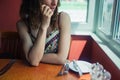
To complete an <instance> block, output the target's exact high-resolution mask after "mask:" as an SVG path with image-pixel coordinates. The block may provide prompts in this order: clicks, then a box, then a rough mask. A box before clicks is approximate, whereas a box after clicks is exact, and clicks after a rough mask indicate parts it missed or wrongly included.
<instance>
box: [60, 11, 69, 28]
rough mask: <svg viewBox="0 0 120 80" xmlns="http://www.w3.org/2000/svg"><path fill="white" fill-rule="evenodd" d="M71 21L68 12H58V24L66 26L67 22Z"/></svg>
mask: <svg viewBox="0 0 120 80" xmlns="http://www.w3.org/2000/svg"><path fill="white" fill-rule="evenodd" d="M70 23H71V20H70V16H69V14H68V13H66V12H60V13H59V26H61V27H62V26H64V28H65V27H68V26H70V25H69V24H70Z"/></svg>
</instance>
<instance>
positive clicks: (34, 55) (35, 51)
mask: <svg viewBox="0 0 120 80" xmlns="http://www.w3.org/2000/svg"><path fill="white" fill-rule="evenodd" d="M46 33H47V29H40V30H39V32H38V35H37V39H36V41H35V43H34V44H33V47H32V48H31V50H30V52H29V55H28V58H29V60H30V64H31V65H33V66H38V64H39V62H40V61H41V59H42V57H43V53H44V48H45V40H46Z"/></svg>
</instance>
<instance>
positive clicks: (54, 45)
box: [29, 29, 60, 54]
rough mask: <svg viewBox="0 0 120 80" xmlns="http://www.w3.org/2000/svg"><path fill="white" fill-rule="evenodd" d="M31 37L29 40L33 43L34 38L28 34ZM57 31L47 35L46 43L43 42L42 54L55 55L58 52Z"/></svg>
mask: <svg viewBox="0 0 120 80" xmlns="http://www.w3.org/2000/svg"><path fill="white" fill-rule="evenodd" d="M29 34H30V36H31V40H32V42H33V43H34V41H35V39H36V38H35V37H34V36H33V35H32V34H31V33H29ZM59 37H60V33H59V29H54V30H53V31H52V32H51V33H49V34H47V38H46V42H45V50H44V53H45V54H46V53H57V52H58V43H59Z"/></svg>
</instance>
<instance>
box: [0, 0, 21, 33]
mask: <svg viewBox="0 0 120 80" xmlns="http://www.w3.org/2000/svg"><path fill="white" fill-rule="evenodd" d="M20 4H21V0H0V31H16V21H17V20H18V19H19V8H20Z"/></svg>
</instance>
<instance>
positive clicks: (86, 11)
mask: <svg viewBox="0 0 120 80" xmlns="http://www.w3.org/2000/svg"><path fill="white" fill-rule="evenodd" d="M90 5H91V6H90ZM94 5H95V0H61V5H60V7H59V11H64V12H67V13H68V14H69V15H70V18H71V22H72V23H71V28H72V29H71V33H72V34H78V33H79V32H81V31H85V30H89V31H91V30H92V27H93V26H92V25H93V16H94Z"/></svg>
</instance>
